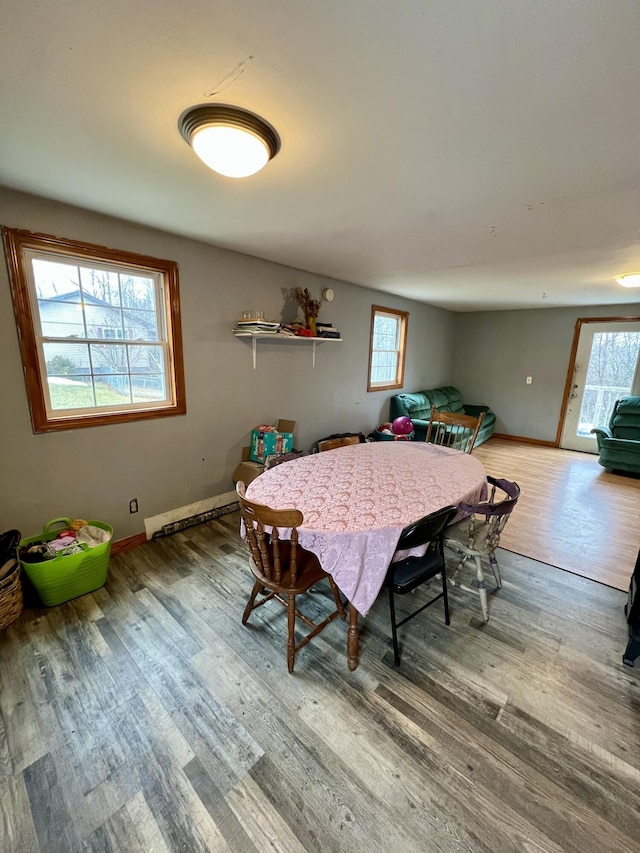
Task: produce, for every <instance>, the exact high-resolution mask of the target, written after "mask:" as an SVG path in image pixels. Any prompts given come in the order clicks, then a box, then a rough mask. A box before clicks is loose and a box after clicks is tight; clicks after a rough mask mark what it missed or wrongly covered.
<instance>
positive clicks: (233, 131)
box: [178, 104, 280, 178]
mask: <svg viewBox="0 0 640 853" xmlns="http://www.w3.org/2000/svg"><path fill="white" fill-rule="evenodd" d="M178 127H179V129H180V133H181V134H182V136H183V138H184V139H185V140H186V141H187V142H188V143H189V145H191V147H192V148H193V150H194V151H195V152H196V154H197V155H198V157H199V158H200V159H201V160H202V162H203V163H205V164H206V165H207V166H208V167H209V168H210V169H213V170H214V172H218V173H219V174H220V175H226V177H228V178H246V177H247V176H248V175H254V174H255V173H256V172H259V171H260V169H262V167H263V166H266V164H267V163H268V162H269V160H271V158H272V157H275V155H276V154H277V153H278V151H279V150H280V137H279V136H278V134H277V133H276V132H275V130H274V129H273V128H272V127H271V125H269V124H267V122H266V121H264V119H261V118H260V116H257V115H255V113H250V112H249V111H248V110H243V109H240V107H230V106H227V105H223V104H204V105H202V106H199V107H190V108H189V109H188V110H185V112H184V113H182V115H181V116H180V119H179V120H178Z"/></svg>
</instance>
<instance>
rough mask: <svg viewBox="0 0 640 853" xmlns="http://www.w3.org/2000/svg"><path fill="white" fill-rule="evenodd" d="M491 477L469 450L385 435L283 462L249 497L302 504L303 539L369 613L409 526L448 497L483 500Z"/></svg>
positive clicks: (356, 603)
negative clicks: (461, 450) (386, 437)
mask: <svg viewBox="0 0 640 853" xmlns="http://www.w3.org/2000/svg"><path fill="white" fill-rule="evenodd" d="M485 484H486V472H485V470H484V468H483V466H482V464H481V463H480V462H478V460H477V459H474V457H473V456H470V455H469V454H466V453H461V452H460V451H458V450H450V449H449V448H445V447H435V446H434V445H432V444H427V443H425V442H409V441H408V442H395V441H384V442H382V441H381V442H367V443H366V444H355V445H349V446H347V447H340V448H338V449H336V450H328V451H325V452H324V453H316V454H313V455H311V456H303V457H301V458H299V459H295V460H292V461H291V462H285V463H283V464H281V465H277V466H276V467H274V468H271V469H270V470H268V471H265V472H264V473H263V474H262V475H261V476H260V477H258V478H257V479H255V480H254V481H253V482H252V483H250V484H249V486H248V487H247V497H248V498H249V499H250V500H253V501H256V502H257V503H263V504H267V505H268V506H271V507H273V508H274V509H287V508H295V509H299V510H301V512H302V514H303V516H304V522H303V524H302V526H301V527H300V528H299V530H298V533H299V541H300V544H301V545H302V546H303V547H304V548H307V549H308V550H309V551H313V553H314V554H316V556H317V557H318V559H319V560H320V564H321V565H322V568H323V569H324V570H325V571H326V572H329V574H331V575H332V576H333V578H334V580H335V582H336V584H337V585H338V587H339V588H340V589H341V590H342V592H343V593H344V594H345V595H346V596H347V598H348V599H349V601H350V602H351V603H352V604H353V606H354V607H355V608H356V609H357V610H358V612H359V613H361V614H362V615H366V613H367V612H368V610H369V608H370V607H371V605H372V604H373V602H374V601H375V600H376V598H377V596H378V593H379V592H380V588H381V587H382V584H383V582H384V579H385V576H386V573H387V569H388V567H389V564H390V562H391V560H392V559H393V555H394V553H395V550H396V545H397V543H398V539H399V537H400V534H401V533H402V531H403V529H404V528H405V527H406V526H407V525H408V524H411V522H413V521H417V519H419V518H422V516H424V515H428V514H429V513H431V512H435V511H436V510H438V509H440V508H441V507H443V506H447V505H448V504H458V503H460V501H470V502H474V501H476V500H477V499H479V498H480V497H481V495H482V494H483V490H484V488H485ZM281 535H285V536H286V535H287V534H286V532H285V531H281Z"/></svg>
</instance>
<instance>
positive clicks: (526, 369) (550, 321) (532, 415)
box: [451, 304, 640, 441]
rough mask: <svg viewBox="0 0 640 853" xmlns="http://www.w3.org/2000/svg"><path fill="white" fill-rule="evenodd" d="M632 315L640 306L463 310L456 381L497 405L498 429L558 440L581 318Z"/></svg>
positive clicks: (475, 398) (467, 394)
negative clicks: (563, 404) (566, 383)
mask: <svg viewBox="0 0 640 853" xmlns="http://www.w3.org/2000/svg"><path fill="white" fill-rule="evenodd" d="M630 316H636V317H637V316H640V304H636V305H628V304H626V305H606V306H603V305H599V306H589V307H583V308H545V309H540V310H528V311H486V312H479V313H471V314H457V315H456V316H455V321H454V329H455V338H456V345H455V351H454V355H453V363H452V370H451V379H452V384H453V385H455V386H457V387H458V388H460V390H461V391H462V399H463V400H464V401H465V402H467V403H485V404H487V405H489V406H491V408H492V409H493V411H494V412H495V413H496V432H500V433H505V434H507V435H515V436H521V437H525V438H534V439H538V440H541V441H555V438H556V430H557V428H558V423H559V420H560V412H561V408H562V396H563V393H564V385H565V381H566V378H567V370H568V368H569V358H570V356H571V345H572V343H573V334H574V330H575V323H576V320H577V319H578V318H579V317H630ZM527 376H531V377H533V382H532V384H531V385H527V384H526V383H525V379H526V377H527Z"/></svg>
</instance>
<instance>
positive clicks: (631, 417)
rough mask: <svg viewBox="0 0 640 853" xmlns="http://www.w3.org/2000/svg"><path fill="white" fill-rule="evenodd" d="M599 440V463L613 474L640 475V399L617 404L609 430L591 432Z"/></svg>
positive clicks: (632, 398) (604, 428) (601, 429)
mask: <svg viewBox="0 0 640 853" xmlns="http://www.w3.org/2000/svg"><path fill="white" fill-rule="evenodd" d="M591 432H592V433H595V436H596V438H597V439H598V452H599V454H600V456H599V458H598V462H599V463H600V464H601V465H602V467H603V468H610V469H611V470H612V471H632V472H634V473H640V397H621V398H620V399H619V400H617V401H616V404H615V406H614V407H613V412H612V413H611V418H610V419H609V426H608V427H606V426H603V427H594V429H592V430H591Z"/></svg>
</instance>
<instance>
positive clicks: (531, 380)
mask: <svg viewBox="0 0 640 853" xmlns="http://www.w3.org/2000/svg"><path fill="white" fill-rule="evenodd" d="M532 382H533V376H527V385H531V383H532Z"/></svg>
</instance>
